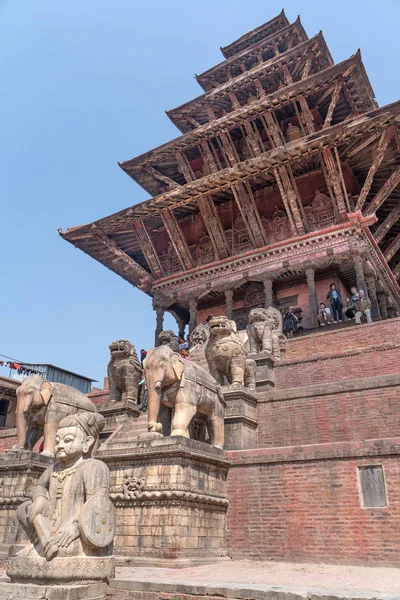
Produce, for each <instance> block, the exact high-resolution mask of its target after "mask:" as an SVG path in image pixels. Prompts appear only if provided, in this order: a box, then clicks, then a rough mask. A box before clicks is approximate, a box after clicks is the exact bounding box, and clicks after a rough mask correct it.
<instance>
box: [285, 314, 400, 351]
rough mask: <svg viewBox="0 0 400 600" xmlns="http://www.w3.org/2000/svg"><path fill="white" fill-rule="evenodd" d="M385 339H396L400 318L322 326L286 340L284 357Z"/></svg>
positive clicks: (397, 337) (345, 347)
mask: <svg viewBox="0 0 400 600" xmlns="http://www.w3.org/2000/svg"><path fill="white" fill-rule="evenodd" d="M385 342H388V343H396V342H400V318H397V319H388V320H386V321H377V322H376V323H370V324H367V323H365V324H363V325H362V326H360V325H355V326H354V327H346V328H344V329H334V328H332V329H331V328H330V327H329V328H328V327H325V328H323V330H321V332H320V333H317V334H315V335H310V336H304V337H299V338H294V339H292V340H288V343H287V344H286V359H287V360H293V359H297V358H306V357H315V356H321V355H323V354H332V353H336V352H343V350H350V349H352V348H364V347H365V346H371V345H376V344H382V343H385Z"/></svg>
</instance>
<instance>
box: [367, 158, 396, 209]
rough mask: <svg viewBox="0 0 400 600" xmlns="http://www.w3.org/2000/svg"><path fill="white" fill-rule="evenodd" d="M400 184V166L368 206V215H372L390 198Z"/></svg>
mask: <svg viewBox="0 0 400 600" xmlns="http://www.w3.org/2000/svg"><path fill="white" fill-rule="evenodd" d="M399 183H400V165H399V166H397V167H396V169H395V170H394V171H393V173H392V174H391V176H390V177H389V179H388V180H387V181H386V182H385V183H384V184H383V186H382V187H381V189H380V190H379V192H378V193H377V194H376V196H375V197H374V199H373V200H372V202H371V203H370V204H369V205H368V208H367V215H372V214H373V213H374V212H376V211H377V210H378V208H379V207H380V206H381V205H382V204H383V203H384V202H385V200H386V199H387V198H388V197H389V196H390V194H391V193H392V192H393V190H394V189H395V188H396V187H397V186H398V185H399Z"/></svg>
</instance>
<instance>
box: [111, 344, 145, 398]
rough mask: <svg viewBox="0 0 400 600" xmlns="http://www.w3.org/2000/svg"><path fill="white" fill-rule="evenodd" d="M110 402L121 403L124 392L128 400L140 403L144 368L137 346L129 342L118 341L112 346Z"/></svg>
mask: <svg viewBox="0 0 400 600" xmlns="http://www.w3.org/2000/svg"><path fill="white" fill-rule="evenodd" d="M107 374H108V383H109V388H110V402H120V401H121V399H122V392H125V394H126V399H127V400H133V402H138V390H139V383H140V381H141V379H142V367H141V366H140V362H139V359H138V357H137V354H136V350H135V346H134V345H133V344H132V343H131V342H129V341H128V340H117V341H115V342H113V343H112V344H110V362H109V363H108V368H107Z"/></svg>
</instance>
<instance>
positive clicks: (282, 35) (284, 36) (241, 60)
mask: <svg viewBox="0 0 400 600" xmlns="http://www.w3.org/2000/svg"><path fill="white" fill-rule="evenodd" d="M306 40H308V36H307V33H306V31H305V29H304V27H303V25H302V24H301V21H300V17H298V18H297V19H296V21H295V22H294V23H292V24H291V25H287V26H286V27H284V28H283V29H280V30H279V31H275V32H274V33H271V35H268V36H267V37H264V38H262V39H261V40H260V41H258V42H255V43H253V44H252V45H251V46H249V47H247V48H244V49H243V50H242V51H241V52H239V53H238V54H235V55H233V56H231V57H230V58H228V59H227V60H224V61H222V62H220V63H218V64H217V65H215V66H213V67H211V68H210V69H207V71H204V73H201V75H196V79H197V83H198V84H199V85H200V86H201V87H202V88H203V90H204V91H206V92H207V91H209V90H212V89H213V88H215V87H218V86H219V85H220V84H221V83H224V82H225V81H228V80H229V79H232V77H235V76H236V75H239V74H240V73H242V72H243V71H244V70H248V69H250V68H251V67H252V66H254V65H255V64H257V62H260V60H262V61H264V62H265V61H266V60H268V59H269V58H272V57H274V56H276V55H277V54H282V53H284V52H286V50H290V49H291V48H293V47H294V46H296V45H297V44H301V42H305V41H306ZM332 62H333V61H332Z"/></svg>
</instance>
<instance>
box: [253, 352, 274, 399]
mask: <svg viewBox="0 0 400 600" xmlns="http://www.w3.org/2000/svg"><path fill="white" fill-rule="evenodd" d="M248 358H252V359H253V360H255V361H256V365H257V368H256V390H257V391H258V392H264V391H266V390H270V389H271V388H274V387H275V374H274V365H275V360H276V359H275V358H274V357H273V356H272V355H271V354H270V353H269V352H259V353H258V354H248Z"/></svg>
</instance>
